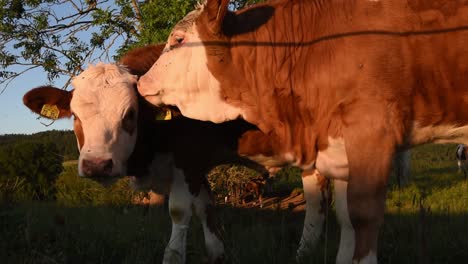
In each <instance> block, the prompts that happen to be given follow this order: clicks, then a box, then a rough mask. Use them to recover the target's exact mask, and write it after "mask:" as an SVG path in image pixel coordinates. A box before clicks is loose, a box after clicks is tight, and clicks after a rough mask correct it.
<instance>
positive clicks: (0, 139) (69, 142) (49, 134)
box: [0, 130, 79, 161]
mask: <svg viewBox="0 0 468 264" xmlns="http://www.w3.org/2000/svg"><path fill="white" fill-rule="evenodd" d="M22 142H41V143H50V142H51V143H54V144H55V145H56V146H57V149H58V151H59V154H60V155H62V156H63V159H64V161H67V160H76V159H78V156H79V152H78V147H77V145H76V138H75V134H74V133H73V131H71V130H51V131H45V132H39V133H36V134H32V135H24V134H7V135H0V149H1V148H4V147H6V146H11V145H15V144H17V143H22Z"/></svg>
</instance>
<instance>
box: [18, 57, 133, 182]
mask: <svg viewBox="0 0 468 264" xmlns="http://www.w3.org/2000/svg"><path fill="white" fill-rule="evenodd" d="M136 82H137V77H136V76H135V75H132V74H130V73H129V71H128V70H127V69H126V68H125V67H123V66H120V65H117V64H98V65H96V66H90V67H89V68H88V69H87V70H85V71H83V72H82V73H81V74H80V75H78V76H76V77H74V78H73V80H72V86H73V87H74V90H72V91H65V90H62V89H58V88H55V87H51V86H42V87H38V88H35V89H32V90H30V91H29V92H27V93H26V94H25V95H24V97H23V102H24V104H25V105H26V106H27V107H28V108H30V109H31V110H32V111H33V112H35V113H38V114H41V115H42V116H45V117H48V118H51V117H52V116H53V118H66V117H72V116H73V117H74V126H73V129H74V132H75V135H76V139H77V143H78V147H79V150H80V158H79V165H78V171H79V174H80V176H86V177H93V178H96V179H100V180H103V181H106V180H110V179H112V178H115V177H117V176H122V175H125V174H126V162H127V160H128V158H129V157H130V155H131V153H132V151H133V148H134V146H135V142H136V138H137V118H138V100H137V95H136V89H135V86H136ZM47 109H49V113H46V112H45V110H47ZM50 109H52V110H50ZM51 113H52V114H51Z"/></svg>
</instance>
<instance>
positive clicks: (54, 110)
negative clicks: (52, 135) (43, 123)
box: [41, 104, 60, 120]
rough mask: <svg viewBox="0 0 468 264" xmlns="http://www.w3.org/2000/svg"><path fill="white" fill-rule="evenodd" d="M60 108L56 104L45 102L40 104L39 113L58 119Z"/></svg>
mask: <svg viewBox="0 0 468 264" xmlns="http://www.w3.org/2000/svg"><path fill="white" fill-rule="evenodd" d="M59 114H60V110H59V109H58V107H57V106H56V105H50V104H45V105H43V106H42V110H41V115H42V116H45V117H47V118H50V119H54V120H55V119H58V117H59Z"/></svg>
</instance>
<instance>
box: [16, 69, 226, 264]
mask: <svg viewBox="0 0 468 264" xmlns="http://www.w3.org/2000/svg"><path fill="white" fill-rule="evenodd" d="M136 81H137V77H136V76H135V75H132V74H131V73H130V72H129V70H128V69H127V68H126V67H124V66H121V65H117V64H98V65H97V66H90V67H89V68H88V69H87V70H85V71H84V72H83V73H81V74H80V75H78V76H77V77H75V78H73V81H72V85H73V87H74V88H75V89H74V90H73V91H65V90H61V89H58V88H54V87H50V86H43V87H39V88H35V89H32V90H31V91H29V92H28V93H27V94H26V95H25V96H24V99H23V100H24V104H25V105H26V106H28V107H29V108H30V109H31V110H33V111H34V112H36V113H39V114H42V115H46V113H45V112H44V109H47V107H49V108H53V109H56V111H57V114H58V116H57V117H58V118H66V117H72V116H73V117H74V131H75V134H76V138H77V142H78V146H79V150H80V158H79V174H80V175H81V176H85V177H90V178H93V179H97V180H99V181H101V182H111V181H113V180H115V179H117V178H118V177H121V176H126V175H133V176H136V178H137V179H138V180H137V181H136V185H138V186H139V187H140V186H143V185H144V186H143V187H148V188H152V189H156V190H158V191H163V192H164V191H165V190H168V191H169V193H170V197H169V210H170V213H171V218H172V234H171V239H170V242H169V244H168V245H167V248H166V251H165V254H164V261H163V262H164V263H185V255H186V253H185V248H186V236H187V235H186V234H187V228H188V225H189V221H190V218H191V215H192V208H194V209H195V210H194V212H195V213H196V214H197V215H198V216H199V218H200V219H201V222H202V224H203V228H204V234H205V242H206V248H207V251H208V257H209V262H210V263H214V262H216V261H219V260H220V259H222V258H223V254H224V246H223V243H222V242H221V240H220V238H219V237H218V235H216V230H215V227H214V220H213V219H212V217H213V216H212V212H211V210H212V206H211V205H212V200H211V197H210V195H211V194H210V190H209V186H208V185H207V184H206V179H205V177H206V176H205V174H204V173H205V171H206V170H208V169H209V167H208V166H205V165H206V164H200V165H197V164H192V163H189V162H188V161H187V160H189V158H188V154H185V153H186V151H185V150H184V149H183V148H182V146H181V145H180V144H178V143H177V142H174V141H177V140H180V141H181V142H189V141H188V139H187V138H181V135H180V134H181V133H185V134H187V135H188V134H189V133H190V129H187V128H186V127H181V126H187V125H188V127H189V128H190V127H191V124H187V122H185V119H181V120H179V121H177V120H174V121H168V122H167V123H166V122H161V121H160V122H158V121H156V120H155V116H156V114H157V112H158V111H159V110H158V109H157V108H154V107H152V106H149V105H146V104H145V102H144V100H143V99H141V98H139V96H138V94H137V93H136V88H135V85H136ZM44 106H45V107H44ZM52 112H53V111H52ZM195 128H197V127H195ZM203 129H204V128H203V127H202V128H198V130H201V131H200V132H199V134H202V133H203ZM175 130H179V131H175ZM192 141H193V140H192ZM184 147H185V148H187V147H188V148H190V147H191V146H190V145H188V146H187V145H185V146H184ZM194 148H198V146H194ZM211 149H212V151H213V152H216V151H217V150H216V149H213V148H211ZM201 154H202V155H203V153H201ZM202 166H205V167H202Z"/></svg>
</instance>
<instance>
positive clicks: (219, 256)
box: [194, 185, 224, 263]
mask: <svg viewBox="0 0 468 264" xmlns="http://www.w3.org/2000/svg"><path fill="white" fill-rule="evenodd" d="M194 205H195V212H196V214H197V216H198V217H199V218H200V221H201V222H202V225H203V234H204V236H205V245H206V250H207V252H208V261H209V263H221V262H222V261H223V259H224V244H223V242H222V241H221V239H220V236H219V233H220V232H219V229H218V227H217V225H216V224H217V223H216V217H215V216H214V208H213V200H212V198H211V195H210V191H209V190H208V189H207V187H206V186H205V185H202V187H201V190H200V193H199V194H198V196H197V197H196V198H195V203H194Z"/></svg>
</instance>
